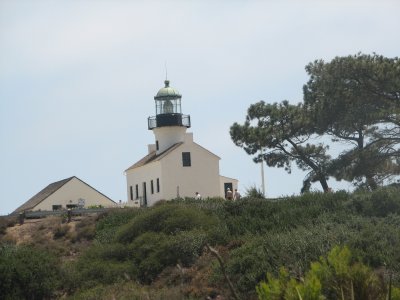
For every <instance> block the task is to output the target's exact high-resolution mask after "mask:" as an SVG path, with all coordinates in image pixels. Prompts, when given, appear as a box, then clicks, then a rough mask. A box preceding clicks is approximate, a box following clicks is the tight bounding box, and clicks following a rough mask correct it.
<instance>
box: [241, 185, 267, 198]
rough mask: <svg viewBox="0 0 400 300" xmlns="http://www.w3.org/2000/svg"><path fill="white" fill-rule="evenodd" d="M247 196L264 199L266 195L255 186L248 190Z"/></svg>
mask: <svg viewBox="0 0 400 300" xmlns="http://www.w3.org/2000/svg"><path fill="white" fill-rule="evenodd" d="M245 196H246V197H248V198H252V199H264V198H265V197H264V194H263V193H262V191H261V190H260V189H259V188H257V187H256V186H255V185H254V186H251V187H249V188H247V189H246V193H245Z"/></svg>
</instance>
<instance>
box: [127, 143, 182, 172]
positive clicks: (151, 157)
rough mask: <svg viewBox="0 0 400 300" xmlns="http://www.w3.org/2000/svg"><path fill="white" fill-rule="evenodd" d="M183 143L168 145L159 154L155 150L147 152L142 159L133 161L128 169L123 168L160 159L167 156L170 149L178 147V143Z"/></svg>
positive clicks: (131, 167)
mask: <svg viewBox="0 0 400 300" xmlns="http://www.w3.org/2000/svg"><path fill="white" fill-rule="evenodd" d="M182 144H183V143H182V142H180V143H176V144H173V145H172V146H171V147H169V148H168V149H167V150H165V151H164V152H161V153H160V154H158V155H157V154H156V151H152V152H150V153H149V154H147V155H146V156H145V157H143V158H142V159H140V160H139V161H137V162H136V163H134V164H133V165H132V166H130V167H129V168H128V169H126V170H125V172H126V171H129V170H132V169H135V168H139V167H141V166H144V165H147V164H148V163H151V162H153V161H157V160H160V159H161V158H163V157H165V156H167V155H168V154H169V153H171V152H172V151H174V150H175V149H176V148H178V147H179V146H180V145H182Z"/></svg>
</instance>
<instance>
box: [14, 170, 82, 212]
mask: <svg viewBox="0 0 400 300" xmlns="http://www.w3.org/2000/svg"><path fill="white" fill-rule="evenodd" d="M74 177H75V176H72V177H69V178H66V179H63V180H60V181H56V182H53V183H51V184H49V185H48V186H46V187H45V188H44V189H43V190H41V191H40V192H39V193H37V194H36V195H35V196H33V197H32V198H30V199H29V200H28V201H26V202H25V203H24V204H22V205H21V206H20V207H18V208H17V209H16V210H15V211H14V212H13V213H17V212H23V211H24V210H30V209H32V208H34V207H35V206H36V205H38V204H39V203H40V202H42V201H43V200H44V199H46V198H47V197H49V196H50V195H51V194H53V193H54V192H55V191H57V190H58V189H60V188H61V187H62V186H63V185H64V184H66V183H67V182H68V181H70V180H72V178H74Z"/></svg>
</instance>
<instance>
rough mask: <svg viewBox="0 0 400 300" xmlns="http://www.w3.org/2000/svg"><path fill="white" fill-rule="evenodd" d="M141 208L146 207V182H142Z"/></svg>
mask: <svg viewBox="0 0 400 300" xmlns="http://www.w3.org/2000/svg"><path fill="white" fill-rule="evenodd" d="M143 206H144V207H147V189H146V182H143Z"/></svg>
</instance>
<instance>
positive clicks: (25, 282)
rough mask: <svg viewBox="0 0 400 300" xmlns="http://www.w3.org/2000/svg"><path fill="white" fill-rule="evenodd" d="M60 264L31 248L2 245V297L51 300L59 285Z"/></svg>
mask: <svg viewBox="0 0 400 300" xmlns="http://www.w3.org/2000/svg"><path fill="white" fill-rule="evenodd" d="M59 271H60V269H59V264H58V261H57V260H56V259H55V258H54V257H53V256H52V255H51V254H50V253H48V252H46V251H44V250H38V249H35V248H33V247H29V246H12V245H4V244H3V245H0V298H1V299H43V298H51V296H52V295H53V293H54V291H55V290H56V288H57V287H58V285H59V279H60V277H59V276H60V272H59Z"/></svg>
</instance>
